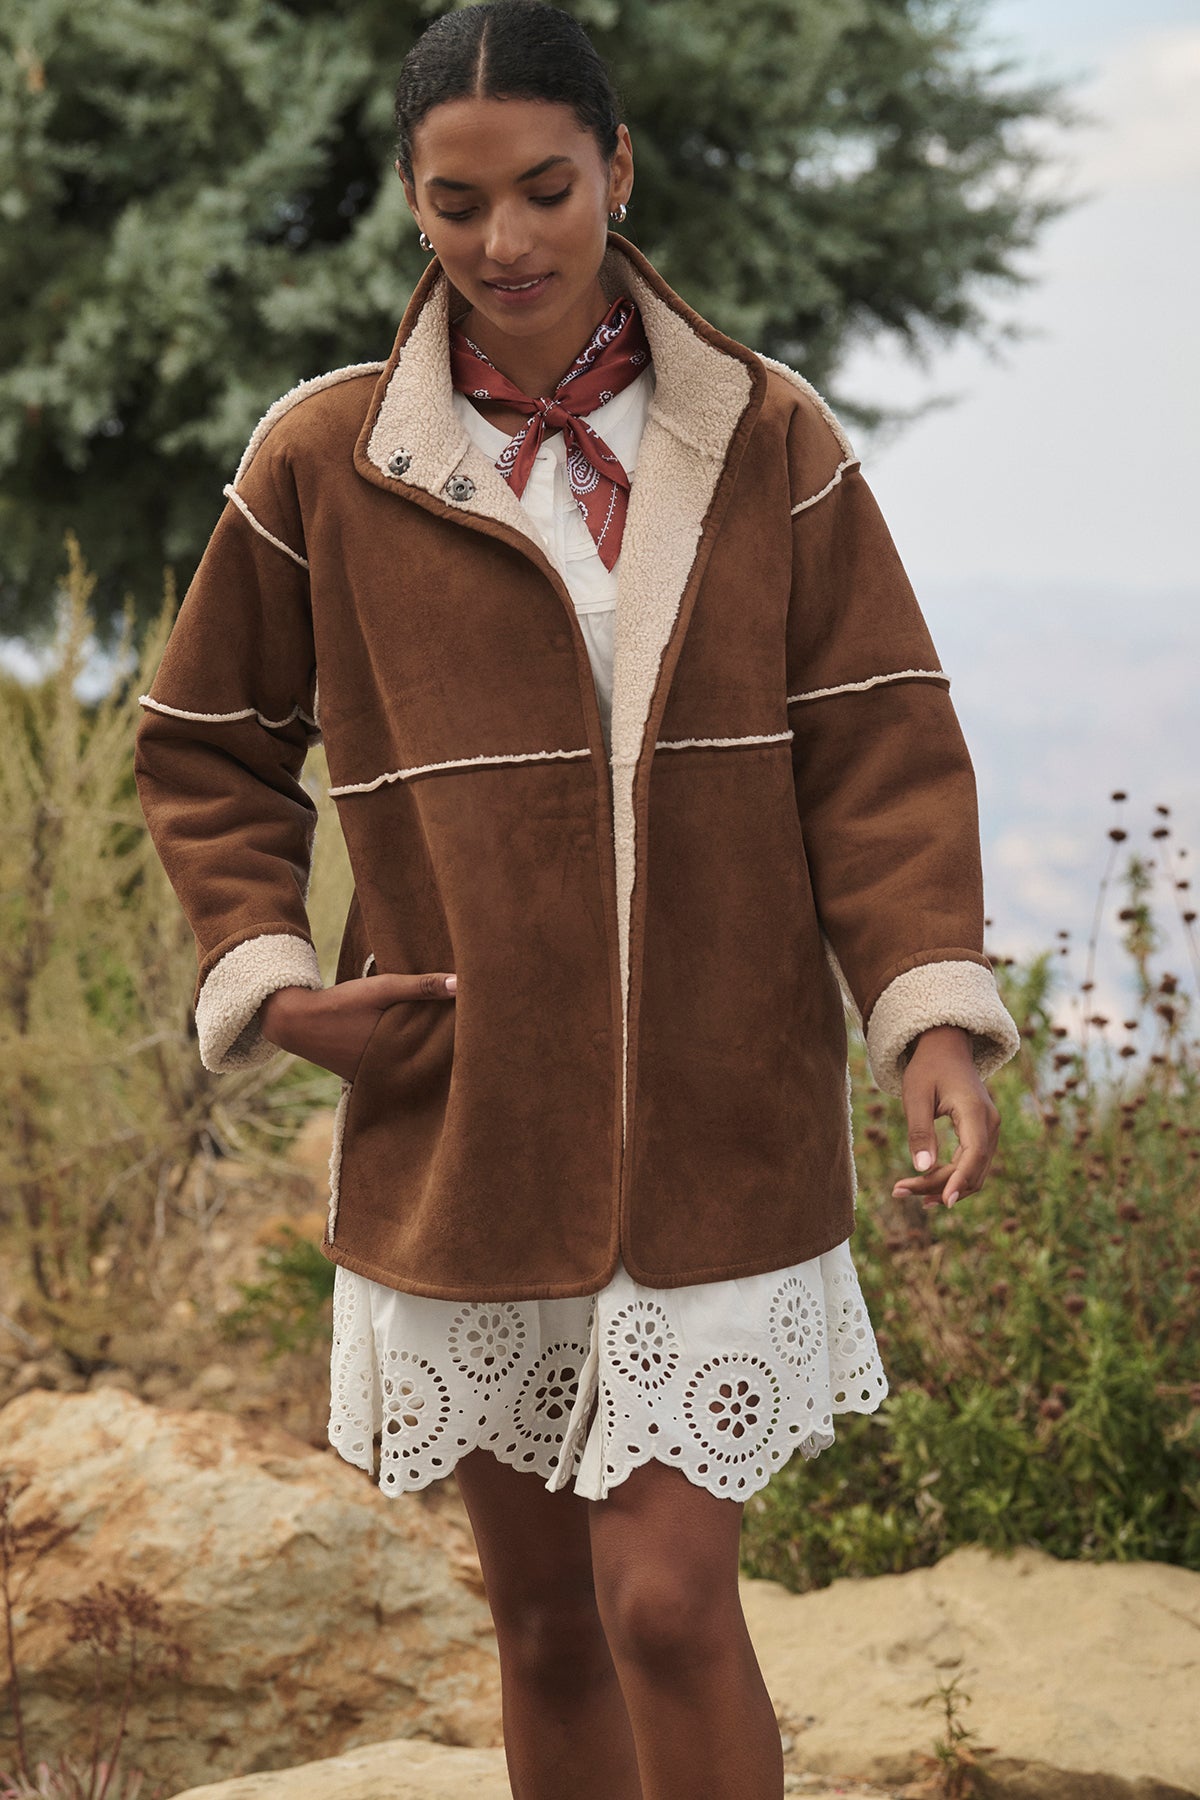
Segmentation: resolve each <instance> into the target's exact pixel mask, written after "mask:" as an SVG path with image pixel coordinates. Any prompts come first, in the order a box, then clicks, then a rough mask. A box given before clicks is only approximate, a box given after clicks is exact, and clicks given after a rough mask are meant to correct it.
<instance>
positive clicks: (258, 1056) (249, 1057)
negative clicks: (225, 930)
mask: <svg viewBox="0 0 1200 1800" xmlns="http://www.w3.org/2000/svg"><path fill="white" fill-rule="evenodd" d="M323 986H324V983H323V981H322V980H321V970H320V966H319V964H318V962H317V953H316V950H315V949H314V948H313V945H312V944H311V943H310V942H309V940H308V939H307V938H303V937H299V936H297V935H296V934H295V933H293V932H279V931H263V932H260V933H259V934H258V935H256V936H253V937H246V938H243V939H242V941H241V942H240V943H239V944H236V945H234V947H233V948H232V949H230V950H227V951H225V953H224V954H223V955H222V956H221V957H219V958H218V960H217V961H216V962H215V963H214V964H213V965H212V967H211V969H210V970H209V971H208V974H207V975H206V976H205V978H204V981H203V982H202V983H201V987H200V992H199V995H198V997H197V999H196V1009H195V1010H196V1031H197V1034H198V1036H199V1039H200V1060H201V1062H202V1063H203V1064H204V1066H205V1068H206V1069H211V1070H212V1072H213V1074H214V1075H224V1074H228V1073H230V1072H231V1071H233V1070H235V1069H249V1068H254V1067H257V1066H258V1065H259V1064H261V1063H266V1062H269V1061H270V1060H271V1058H272V1057H273V1056H277V1055H278V1054H279V1045H278V1044H274V1043H272V1042H271V1040H270V1039H269V1038H266V1037H264V1036H263V1034H262V1029H261V1025H260V1021H259V1017H258V1011H259V1008H260V1007H261V1005H262V1003H263V1001H264V1000H265V999H266V998H267V996H268V994H274V993H276V992H277V991H278V989H280V988H285V987H304V988H320V987H323Z"/></svg>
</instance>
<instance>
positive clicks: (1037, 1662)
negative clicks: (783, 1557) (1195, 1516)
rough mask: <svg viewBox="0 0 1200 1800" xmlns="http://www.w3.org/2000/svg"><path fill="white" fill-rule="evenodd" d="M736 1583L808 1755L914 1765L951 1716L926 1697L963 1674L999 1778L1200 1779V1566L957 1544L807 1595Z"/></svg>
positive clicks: (1058, 1790) (1038, 1792) (1145, 1785)
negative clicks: (926, 1560) (932, 1561)
mask: <svg viewBox="0 0 1200 1800" xmlns="http://www.w3.org/2000/svg"><path fill="white" fill-rule="evenodd" d="M742 1597H743V1604H744V1606H745V1611H746V1617H747V1620H748V1622H749V1625H750V1633H751V1636H752V1637H753V1639H754V1644H755V1648H756V1650H757V1652H758V1657H759V1661H760V1663H761V1664H762V1668H763V1673H764V1674H765V1676H766V1680H767V1686H768V1687H769V1689H770V1691H771V1694H772V1696H773V1698H774V1699H775V1702H776V1707H777V1710H778V1711H779V1713H780V1716H781V1718H782V1719H783V1720H784V1723H785V1728H789V1729H790V1730H791V1732H792V1733H793V1735H794V1737H795V1745H796V1755H797V1757H798V1758H799V1759H800V1761H801V1763H802V1765H803V1766H804V1767H806V1768H808V1769H811V1770H814V1771H816V1772H818V1773H824V1772H832V1771H840V1772H843V1773H845V1774H846V1775H849V1776H852V1777H857V1778H859V1779H863V1780H866V1779H870V1780H874V1781H878V1782H880V1783H881V1784H884V1785H886V1784H888V1783H889V1782H901V1781H904V1780H906V1779H909V1778H911V1777H912V1776H914V1775H915V1774H917V1773H919V1768H918V1765H917V1762H916V1755H917V1754H918V1753H919V1752H920V1751H922V1750H929V1749H931V1748H932V1744H933V1740H934V1738H935V1737H936V1736H940V1735H943V1734H944V1731H945V1710H944V1705H939V1704H937V1703H933V1702H931V1703H930V1704H928V1705H922V1701H923V1699H924V1697H925V1696H926V1695H927V1694H932V1693H936V1691H937V1687H938V1684H939V1682H940V1683H946V1684H948V1683H949V1682H951V1681H952V1680H953V1678H954V1677H956V1676H957V1677H959V1691H960V1692H962V1693H965V1694H967V1695H969V1696H970V1704H969V1705H968V1706H966V1707H964V1709H963V1710H962V1712H961V1713H960V1714H959V1720H960V1723H962V1724H965V1725H966V1726H967V1727H968V1728H969V1729H971V1730H972V1731H974V1732H975V1734H976V1736H975V1738H974V1739H973V1740H972V1741H973V1742H974V1743H976V1744H978V1745H980V1746H982V1745H990V1746H992V1747H993V1755H992V1756H991V1757H990V1758H989V1759H987V1760H988V1762H989V1763H990V1765H991V1768H992V1772H993V1781H994V1782H995V1783H998V1784H999V1785H996V1786H995V1788H994V1791H995V1792H996V1793H997V1794H1000V1793H1003V1794H1004V1795H1006V1796H1012V1797H1013V1800H1024V1797H1025V1796H1027V1795H1028V1796H1037V1797H1038V1800H1119V1797H1121V1796H1126V1795H1128V1796H1130V1797H1131V1800H1133V1797H1134V1796H1136V1800H1151V1797H1152V1796H1164V1797H1165V1796H1167V1795H1169V1794H1172V1793H1176V1794H1177V1793H1183V1794H1192V1795H1194V1794H1200V1729H1198V1728H1197V1718H1198V1717H1200V1699H1198V1696H1200V1574H1195V1573H1193V1572H1191V1571H1190V1570H1186V1569H1180V1568H1176V1567H1174V1566H1172V1565H1170V1564H1167V1563H1153V1562H1141V1563H1082V1562H1062V1561H1059V1560H1057V1559H1056V1558H1054V1557H1051V1556H1047V1555H1046V1554H1045V1553H1044V1552H1043V1551H1040V1550H1035V1549H1029V1548H1025V1549H1021V1550H1017V1551H1016V1552H1014V1553H1013V1555H1012V1556H1011V1557H1003V1556H994V1555H992V1554H991V1553H990V1552H988V1551H985V1550H979V1549H973V1548H967V1549H962V1550H956V1551H954V1552H953V1553H952V1554H951V1555H949V1556H946V1557H944V1558H943V1559H942V1561H941V1562H939V1563H937V1564H936V1565H935V1566H934V1567H933V1568H931V1569H914V1570H910V1571H909V1572H908V1573H907V1574H904V1575H883V1576H877V1577H875V1578H873V1579H871V1580H853V1579H848V1580H840V1581H835V1582H833V1583H832V1584H831V1585H830V1586H829V1587H827V1588H821V1589H819V1590H818V1591H817V1592H815V1593H811V1594H804V1595H793V1594H790V1593H789V1592H788V1591H787V1590H786V1589H785V1588H783V1587H781V1586H779V1585H778V1583H776V1582H770V1581H745V1582H743V1584H742ZM1139 1784H1141V1785H1139Z"/></svg>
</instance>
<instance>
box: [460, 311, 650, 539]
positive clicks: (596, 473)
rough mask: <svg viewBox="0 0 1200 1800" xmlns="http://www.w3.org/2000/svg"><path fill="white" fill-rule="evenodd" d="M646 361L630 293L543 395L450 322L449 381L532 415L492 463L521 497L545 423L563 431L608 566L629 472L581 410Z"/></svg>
mask: <svg viewBox="0 0 1200 1800" xmlns="http://www.w3.org/2000/svg"><path fill="white" fill-rule="evenodd" d="M649 361H650V343H649V340H648V339H647V337H646V328H645V326H644V325H643V324H642V315H641V313H640V312H639V311H638V309H637V306H636V305H635V304H634V302H633V301H632V300H631V299H630V298H629V296H628V295H627V294H622V295H621V297H620V299H618V300H614V301H613V304H612V305H611V306H610V307H609V309H608V311H607V312H606V313H605V315H604V317H603V318H602V319H601V321H600V323H599V325H597V327H596V329H595V331H594V332H593V333H592V335H591V337H590V338H589V339H588V342H587V343H586V345H585V346H584V348H583V349H582V350H581V351H580V352H579V355H578V356H577V357H576V358H575V361H574V362H573V363H572V364H571V367H570V368H569V369H568V370H567V372H566V374H565V375H564V376H563V378H562V380H561V381H560V382H559V384H558V386H557V387H556V388H555V390H554V392H553V394H552V395H551V396H550V398H549V399H548V400H546V399H542V400H539V399H534V398H532V397H531V396H530V395H528V394H523V393H522V392H521V390H520V388H518V387H517V386H516V385H515V384H514V383H513V382H511V381H510V380H509V379H508V377H507V375H502V374H501V373H500V371H499V369H497V368H496V366H495V364H494V363H491V362H489V361H488V359H487V357H486V356H485V355H484V353H483V351H482V350H481V349H480V348H479V346H478V345H477V344H473V343H472V342H471V339H470V338H469V337H468V336H467V335H466V333H465V332H464V331H462V330H461V329H460V327H459V326H457V325H452V326H451V327H450V373H451V378H452V380H453V383H454V386H455V387H456V388H458V389H460V390H461V391H462V392H464V393H467V394H473V395H475V396H476V397H477V398H478V399H489V400H507V401H508V402H509V403H510V405H512V406H516V407H520V408H521V409H522V410H523V411H525V412H527V413H528V414H529V419H528V421H527V423H526V424H524V425H523V426H522V427H521V429H520V431H518V432H517V434H516V436H515V437H513V438H511V439H510V440H509V442H508V443H507V444H506V445H505V446H504V449H503V450H502V451H501V453H500V456H499V457H498V459H497V461H496V467H497V468H498V469H499V471H500V473H501V474H502V475H503V476H504V478H505V480H506V481H507V482H508V484H509V486H510V487H511V488H512V489H513V491H514V493H516V495H517V496H518V498H519V497H520V495H521V494H523V493H524V492H525V484H526V482H527V481H528V480H529V476H530V472H531V471H532V469H533V459H534V457H535V456H536V455H537V453H538V449H539V447H540V445H541V442H542V439H543V438H544V437H545V435H546V431H547V428H549V429H550V430H553V429H554V428H555V427H556V426H557V427H559V428H560V429H561V431H562V434H563V438H564V440H565V443H566V451H567V479H568V481H569V482H570V484H571V492H572V493H573V494H574V496H575V499H576V502H577V504H578V506H579V510H580V512H581V513H582V514H583V516H584V520H585V521H586V523H587V528H588V530H589V531H590V532H591V534H592V536H593V538H594V539H595V541H596V549H597V552H598V553H599V556H600V560H601V562H603V564H604V566H605V568H606V569H609V570H611V569H612V566H613V564H614V563H615V562H616V560H617V557H618V556H619V555H620V552H621V537H622V534H623V532H624V530H625V514H626V512H627V510H628V507H629V476H628V475H627V474H626V472H625V470H624V469H623V468H622V467H621V464H620V461H619V460H618V458H617V457H615V456H614V455H613V453H612V451H611V450H610V449H609V447H608V445H607V444H606V443H605V442H604V439H603V438H602V437H601V436H600V434H599V433H598V432H596V431H593V430H592V427H591V426H590V425H589V424H588V423H587V420H586V419H584V418H581V417H580V414H582V413H588V412H591V411H593V410H594V408H595V407H597V406H601V405H603V403H604V401H606V400H611V399H612V398H613V395H614V394H619V393H620V392H621V389H622V388H626V387H628V386H629V384H630V382H631V381H636V380H637V378H638V376H639V375H640V374H641V373H642V370H643V369H644V368H646V366H647V364H648V363H649Z"/></svg>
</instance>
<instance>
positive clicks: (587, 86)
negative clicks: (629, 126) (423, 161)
mask: <svg viewBox="0 0 1200 1800" xmlns="http://www.w3.org/2000/svg"><path fill="white" fill-rule="evenodd" d="M472 96H480V97H486V98H488V99H495V100H550V101H559V102H561V104H563V105H564V106H569V107H570V108H571V109H572V111H573V112H574V114H575V117H576V118H577V119H578V121H579V123H580V125H581V126H582V127H583V129H584V130H585V131H590V132H591V133H592V135H593V136H594V138H595V139H596V143H597V145H598V146H599V149H600V154H601V156H602V157H603V158H604V160H605V161H606V162H607V161H609V160H610V159H611V157H612V156H613V153H614V152H615V150H616V148H617V125H618V122H619V120H620V110H619V108H620V102H619V98H618V95H617V92H616V88H615V86H614V84H613V80H612V77H611V76H610V74H609V72H608V69H607V67H606V65H605V63H604V62H603V60H602V59H601V57H600V56H599V54H598V53H597V51H596V48H595V46H594V45H593V43H592V41H591V39H590V38H589V37H588V35H587V32H586V31H585V30H584V29H583V26H582V25H581V24H580V23H579V21H578V19H575V18H572V16H571V14H570V13H568V12H564V11H563V9H562V8H561V7H559V6H549V5H546V4H544V0H490V4H488V5H483V6H463V7H460V8H458V9H457V10H455V11H453V12H447V13H443V14H442V15H441V17H440V18H437V19H435V20H434V21H433V23H432V25H430V26H428V27H427V29H426V30H425V31H423V32H422V33H421V36H420V37H419V38H418V39H417V41H416V43H415V44H414V45H413V47H412V49H411V50H410V51H409V53H408V55H407V56H406V57H405V59H404V62H403V64H402V65H401V68H400V79H399V81H398V82H397V84H396V105H395V123H396V160H397V161H398V162H399V164H400V167H401V169H402V171H403V173H404V175H405V177H406V178H407V179H408V180H409V181H411V180H412V178H413V172H412V134H413V131H414V130H415V128H416V126H417V125H418V124H419V123H420V122H421V120H422V119H423V118H424V117H425V115H426V113H427V112H429V111H430V110H431V108H433V107H435V106H439V105H441V103H442V102H443V101H445V100H463V99H468V98H470V97H472Z"/></svg>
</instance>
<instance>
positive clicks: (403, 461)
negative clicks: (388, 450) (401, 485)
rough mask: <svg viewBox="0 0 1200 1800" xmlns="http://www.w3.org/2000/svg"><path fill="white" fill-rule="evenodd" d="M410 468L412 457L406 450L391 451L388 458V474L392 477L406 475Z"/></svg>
mask: <svg viewBox="0 0 1200 1800" xmlns="http://www.w3.org/2000/svg"><path fill="white" fill-rule="evenodd" d="M411 467H412V457H411V456H410V455H409V453H408V451H407V450H393V451H392V454H391V455H390V456H389V457H388V472H389V473H390V474H392V475H407V474H408V471H409V469H410V468H411Z"/></svg>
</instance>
